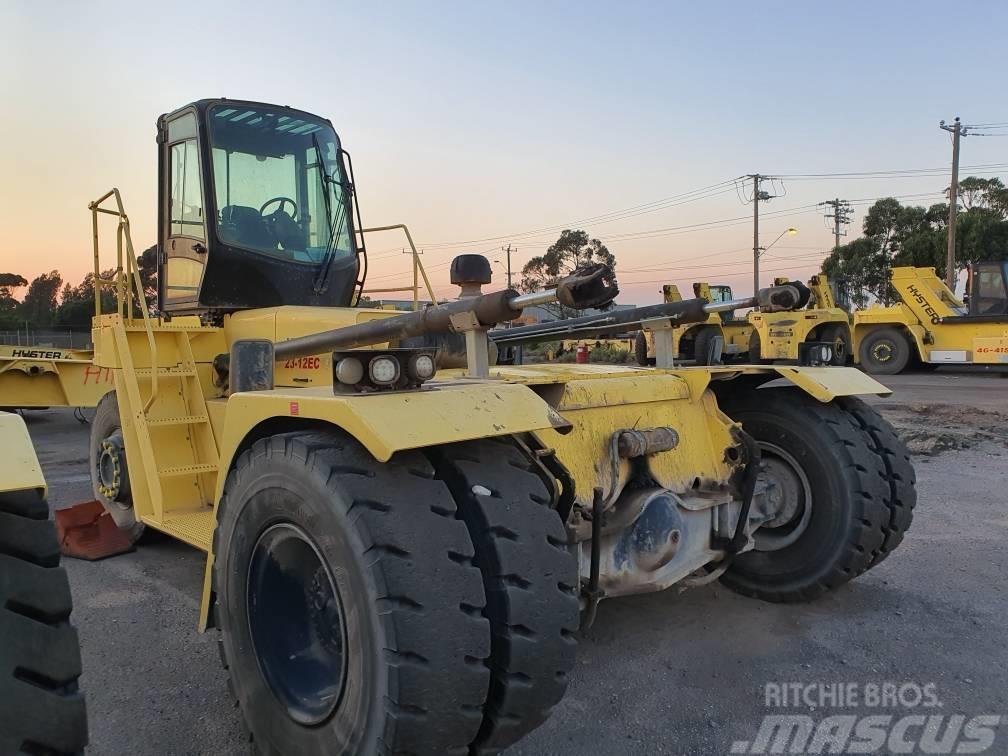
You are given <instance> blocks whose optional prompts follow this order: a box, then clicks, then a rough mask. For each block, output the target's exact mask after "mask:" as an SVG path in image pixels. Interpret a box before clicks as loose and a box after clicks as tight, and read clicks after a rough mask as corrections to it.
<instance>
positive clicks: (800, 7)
mask: <svg viewBox="0 0 1008 756" xmlns="http://www.w3.org/2000/svg"><path fill="white" fill-rule="evenodd" d="M140 6H141V4H140V3H136V2H123V3H115V2H89V3H78V2H73V3H71V2H45V3H42V2H21V1H20V0H2V2H0V35H2V40H0V94H2V102H3V118H2V119H0V168H2V174H0V175H2V181H0V218H2V219H3V230H2V237H0V270H2V271H4V272H6V271H10V272H16V273H20V274H21V275H23V276H25V277H26V278H29V279H30V278H32V277H34V276H36V275H38V274H39V273H42V272H45V271H49V270H51V269H54V268H55V269H59V270H60V271H61V272H62V273H63V275H64V278H65V279H67V280H69V281H70V282H72V283H77V282H79V281H80V279H81V278H82V277H83V276H84V274H85V273H86V272H87V271H88V270H89V268H90V265H91V247H90V218H89V214H88V212H87V203H88V201H89V200H91V199H93V198H95V197H97V196H98V195H100V194H102V193H103V192H104V191H105V190H107V189H109V188H110V187H112V186H117V187H119V188H120V189H121V190H122V192H123V196H124V198H125V201H126V204H127V210H128V212H129V213H130V217H131V221H132V225H133V233H134V241H135V243H136V245H137V248H138V249H142V248H144V247H146V246H148V245H149V244H151V243H152V242H153V240H154V235H155V229H154V223H155V198H156V172H157V165H156V152H155V144H154V124H155V120H156V118H157V116H158V115H159V114H160V113H163V112H166V111H169V110H172V109H174V108H176V107H178V106H179V105H182V104H184V103H186V102H189V101H192V100H196V99H199V98H203V97H218V96H230V97H241V98H247V99H254V100H263V101H268V102H276V103H279V104H289V105H292V106H295V107H298V108H302V109H305V110H309V111H312V112H315V113H319V114H321V115H324V116H327V117H329V118H330V119H331V120H332V121H333V123H334V125H335V126H336V130H337V131H338V132H339V134H340V136H341V138H342V140H343V144H344V147H346V149H347V150H348V151H349V152H350V153H351V154H352V155H353V159H354V167H355V171H356V178H357V183H358V191H359V199H360V203H361V208H362V213H363V215H364V221H365V223H366V224H368V225H384V224H390V223H398V222H404V223H406V224H408V225H409V227H410V229H411V231H412V233H413V236H414V238H415V239H417V240H418V242H419V243H420V244H421V246H423V248H424V250H425V252H424V258H423V259H424V262H425V265H426V267H427V269H428V271H429V273H430V275H431V277H432V279H434V280H435V281H436V282H437V284H438V286H437V288H438V292H439V294H445V295H451V294H452V293H453V292H454V289H453V288H452V287H449V286H448V285H447V267H448V262H449V261H450V259H451V257H452V256H453V255H455V254H457V253H459V252H481V253H484V254H487V255H488V256H490V257H492V258H497V259H503V258H502V257H501V252H500V248H501V247H502V246H505V245H507V243H508V242H510V243H511V244H512V245H513V247H516V248H517V253H516V254H515V257H514V265H515V267H516V268H520V267H521V264H522V263H523V262H524V261H526V260H527V259H528V258H529V257H531V256H533V255H535V254H541V253H542V252H543V251H544V250H545V248H546V247H547V246H548V245H549V243H550V242H551V241H554V240H555V239H556V237H557V236H558V235H559V232H560V230H561V229H563V228H565V227H573V228H583V229H585V230H586V231H588V232H589V233H590V234H591V235H592V236H597V237H598V238H600V239H602V240H603V241H604V242H605V243H606V244H607V245H608V246H609V248H610V250H611V251H612V252H613V253H614V254H615V255H616V258H617V264H618V267H617V269H618V273H619V280H620V284H621V288H622V290H623V292H624V293H623V295H622V296H621V298H620V301H622V302H625V303H646V302H653V301H656V300H657V299H658V290H659V289H660V285H661V283H662V282H665V281H670V282H674V283H677V284H679V286H680V288H681V289H683V288H685V289H686V290H688V289H689V284H690V282H692V281H694V280H701V279H703V280H709V281H711V282H716V283H720V282H724V283H729V284H732V285H733V286H735V287H736V290H737V292H738V293H746V292H748V291H750V290H751V287H752V281H751V264H752V261H751V256H752V252H751V248H752V222H751V212H752V208H751V206H750V205H747V204H744V203H743V200H744V199H745V197H744V195H745V192H746V190H747V189H748V187H744V186H742V185H741V184H738V185H736V184H734V183H732V182H731V180H732V179H734V178H736V177H738V176H740V175H742V174H748V173H754V172H759V173H763V174H771V175H782V176H785V177H787V176H791V177H792V178H784V179H783V180H781V181H777V182H775V183H773V184H772V185H771V184H768V185H766V186H765V187H764V188H765V189H768V190H771V191H772V192H773V193H778V194H781V195H782V196H780V197H778V198H777V199H774V200H773V201H772V202H770V203H769V204H768V205H767V206H766V207H765V210H766V214H765V216H764V218H763V220H762V222H761V227H762V233H761V242H762V243H763V244H764V245H768V244H770V242H772V241H773V240H774V238H776V237H777V235H778V234H780V232H781V231H783V230H784V229H786V228H787V227H788V226H796V227H797V228H798V229H799V233H798V234H797V235H796V236H793V237H790V236H788V237H785V238H784V239H782V240H781V241H780V242H779V243H778V244H777V245H776V246H775V247H774V248H773V249H772V250H770V252H769V253H768V254H767V257H766V258H764V262H763V263H762V266H763V270H764V272H765V273H766V275H765V276H764V282H769V278H771V277H772V276H774V275H794V276H802V277H807V276H808V275H810V274H811V273H812V272H814V270H816V269H817V267H818V263H819V261H820V260H821V259H822V257H823V255H824V254H825V253H826V252H828V251H829V248H830V247H831V245H832V234H831V231H830V230H829V229H828V228H827V227H826V223H825V220H824V219H823V217H822V214H823V212H824V211H823V210H822V209H818V208H816V207H815V205H816V203H818V202H822V201H823V200H826V199H831V198H834V197H840V198H841V199H848V200H851V201H852V202H853V203H854V205H855V216H854V223H853V224H852V225H851V226H850V232H851V234H852V236H853V235H855V234H856V233H857V232H858V230H859V229H860V223H861V220H862V218H863V214H864V211H865V209H866V208H867V207H868V205H870V204H871V201H872V199H873V198H877V197H882V196H889V195H894V196H897V197H906V198H907V199H906V200H905V201H906V202H913V203H918V204H923V205H927V204H931V203H933V202H938V201H941V192H942V190H943V189H944V188H945V187H946V186H947V183H948V174H947V168H948V165H949V162H950V158H951V148H950V144H949V134H947V133H946V132H944V131H941V130H939V128H938V121H939V120H940V119H943V118H944V119H946V120H951V119H952V118H953V117H954V116H956V115H960V116H962V118H963V120H964V121H966V122H981V123H983V122H1006V121H1008V100H1006V98H1005V96H1004V92H1005V71H1006V66H1005V60H1004V49H1005V30H1006V29H1008V3H1005V2H1003V0H1001V1H999V2H970V3H964V4H959V5H950V4H949V3H947V2H943V3H937V2H881V3H880V2H877V1H876V2H848V3H843V4H839V5H837V4H832V5H830V4H819V3H797V2H793V3H784V2H778V3H775V2H763V3H741V2H736V3H717V2H706V3H696V2H682V3H674V2H666V3H659V2H653V3H643V2H629V3H611V2H608V3H593V2H587V3H572V2H549V3H541V2H537V3H533V2H516V3H493V4H491V3H480V2H470V3H461V2H460V3H449V2H426V3H420V2H416V3H352V4H351V3H342V2H317V3H315V2H304V3H293V2H287V3H280V2H275V1H271V2H262V3H260V2H253V1H251V0H247V1H246V2H234V3H217V2H213V3H210V2H202V3H190V2H185V1H181V0H180V1H179V2H175V3H170V4H149V9H144V8H141V7H140ZM962 164H963V166H977V165H986V166H995V165H997V166H1008V140H1006V139H998V138H985V137H980V136H977V137H970V138H967V139H965V140H964V142H963V147H962ZM910 169H939V170H935V171H932V172H931V173H930V174H927V173H925V174H918V175H915V176H909V177H869V178H857V179H852V178H849V177H848V178H844V177H837V176H834V177H828V176H823V177H808V178H801V177H800V176H799V175H805V176H807V175H808V174H829V173H848V172H858V173H864V172H880V171H894V170H895V171H906V170H910ZM965 172H967V173H968V172H971V171H965ZM972 172H973V173H977V174H978V175H985V176H990V175H1000V176H1002V177H1004V176H1008V170H1006V169H1005V168H989V169H986V170H985V171H983V172H977V171H972ZM706 187H713V188H711V189H707V190H706V191H704V192H699V193H693V192H695V191H696V190H700V189H704V188H706ZM698 197H699V199H698ZM703 224H707V225H703ZM400 247H401V240H400V239H399V238H398V237H393V236H388V237H386V238H376V239H374V240H372V241H371V243H370V246H369V249H370V251H371V257H372V263H371V279H370V280H371V282H372V284H373V285H374V286H378V285H395V283H396V279H397V275H396V274H398V273H401V272H403V271H406V270H407V269H408V260H407V259H406V258H405V257H403V256H401V255H400V254H398V250H399V249H400ZM110 251H111V250H110ZM499 270H500V269H499V268H497V269H496V270H495V272H497V271H499ZM497 282H499V283H501V284H503V282H504V278H503V274H501V275H500V276H499V277H498V278H497Z"/></svg>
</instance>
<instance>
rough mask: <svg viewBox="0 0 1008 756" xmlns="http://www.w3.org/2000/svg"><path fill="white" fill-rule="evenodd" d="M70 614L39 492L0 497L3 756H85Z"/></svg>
mask: <svg viewBox="0 0 1008 756" xmlns="http://www.w3.org/2000/svg"><path fill="white" fill-rule="evenodd" d="M72 609H73V602H72V601H71V597H70V583H69V581H68V580H67V574H66V570H64V569H63V568H62V567H61V566H60V549H59V542H58V540H57V538H56V528H55V525H54V524H53V522H52V521H51V520H50V519H49V506H48V505H47V504H46V501H45V498H44V497H43V496H42V494H41V493H40V492H39V491H36V490H26V491H13V492H6V493H0V702H2V703H0V753H4V754H7V753H12V754H13V753H25V754H29V753H30V754H47V755H48V756H56V755H57V754H76V753H81V752H82V751H83V750H84V746H85V745H86V744H87V740H88V735H87V715H86V712H85V708H84V697H83V696H82V695H81V693H80V690H79V689H78V679H79V678H80V675H81V657H80V646H79V643H78V640H77V631H76V630H75V629H74V627H73V626H72V625H71V624H70V612H71V611H72Z"/></svg>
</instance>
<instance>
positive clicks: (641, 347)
mask: <svg viewBox="0 0 1008 756" xmlns="http://www.w3.org/2000/svg"><path fill="white" fill-rule="evenodd" d="M693 296H694V297H696V298H698V299H703V300H704V301H707V302H730V301H732V300H733V295H732V289H731V287H730V286H727V285H725V284H713V285H712V284H709V283H706V282H698V283H694V284H693ZM662 298H663V300H664V301H665V302H681V301H682V299H683V298H682V295H681V294H680V293H679V287H678V286H676V285H675V284H665V285H664V286H662ZM752 330H753V329H752V326H751V325H750V324H749V321H748V320H746V319H745V318H737V317H735V313H734V312H733V311H731V310H724V311H722V312H712V313H711V314H710V315H709V316H708V317H707V319H706V320H705V321H703V322H702V323H687V324H684V325H682V326H680V327H678V328H675V329H673V332H672V350H673V353H674V354H675V356H676V358H677V359H679V360H692V361H693V363H694V364H695V365H713V364H717V363H718V362H720V361H722V360H731V359H734V358H744V357H746V356H748V351H749V341H750V336H751V334H752ZM718 339H720V342H718ZM718 343H720V347H721V349H720V352H718V351H717V344H718ZM634 358H635V359H636V361H637V364H638V365H654V364H655V346H654V338H653V336H652V335H651V332H650V331H644V330H642V331H638V332H637V335H636V337H635V338H634Z"/></svg>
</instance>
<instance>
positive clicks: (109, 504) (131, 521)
mask: <svg viewBox="0 0 1008 756" xmlns="http://www.w3.org/2000/svg"><path fill="white" fill-rule="evenodd" d="M117 431H118V432H119V434H120V437H121V435H122V421H121V420H120V419H119V403H118V401H117V400H116V393H115V391H109V392H108V393H107V394H105V396H103V397H102V398H101V399H100V400H99V401H98V405H97V407H95V415H94V419H93V420H92V421H91V438H90V445H89V452H88V460H89V467H90V470H91V489H92V492H93V493H94V497H95V499H96V500H98V501H99V502H101V505H102V506H103V507H105V511H106V512H108V513H109V515H110V516H111V517H112V520H113V521H114V522H115V524H116V525H117V526H119V529H120V530H123V531H125V532H127V533H128V534H129V537H130V541H131V542H133V543H136V542H137V541H138V540H139V539H140V537H141V536H142V535H143V533H144V527H145V526H144V524H143V523H142V522H140V521H138V520H137V517H136V512H135V511H134V510H133V494H132V491H131V490H130V480H129V471H128V469H127V467H126V461H125V460H126V456H125V452H124V453H123V455H122V462H121V465H120V468H121V469H120V472H119V489H118V494H117V495H116V496H115V497H114V498H110V497H108V496H106V495H105V494H103V493H102V491H101V490H100V488H101V481H100V479H99V472H98V465H99V458H100V455H101V443H102V441H103V440H104V439H105V438H107V437H109V436H111V435H113V434H114V433H116V432H117Z"/></svg>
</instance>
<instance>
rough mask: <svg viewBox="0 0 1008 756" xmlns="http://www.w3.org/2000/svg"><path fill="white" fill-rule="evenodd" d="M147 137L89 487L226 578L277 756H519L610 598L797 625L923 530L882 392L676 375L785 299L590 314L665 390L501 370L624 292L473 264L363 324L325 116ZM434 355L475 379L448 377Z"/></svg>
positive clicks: (253, 716) (645, 380) (226, 618)
mask: <svg viewBox="0 0 1008 756" xmlns="http://www.w3.org/2000/svg"><path fill="white" fill-rule="evenodd" d="M157 135H158V136H157V150H158V156H159V157H158V160H159V174H158V175H159V204H158V288H159V296H158V301H157V302H156V303H155V302H152V303H144V302H143V299H142V294H141V292H142V288H141V287H140V286H139V283H140V281H139V275H138V272H137V269H136V264H135V250H134V248H133V244H132V241H131V239H130V233H129V219H128V217H127V215H126V213H125V211H124V208H123V205H122V201H121V198H120V196H119V193H118V191H116V190H111V191H109V192H107V193H106V194H104V195H103V196H102V197H100V198H99V199H98V200H96V201H94V202H93V203H91V206H90V207H91V211H92V218H93V224H94V228H95V259H96V264H95V270H96V272H97V271H98V270H100V266H99V265H98V262H97V260H98V258H99V250H98V244H99V237H100V236H103V235H104V231H103V233H101V234H100V233H99V225H100V221H101V220H112V221H114V223H115V227H116V231H117V233H116V236H117V239H118V240H119V243H118V244H117V265H116V266H115V267H116V273H115V275H114V276H113V277H112V278H110V279H108V280H101V279H99V280H97V281H96V286H98V287H111V288H114V289H115V292H116V302H117V304H116V309H115V311H109V312H103V311H99V312H98V313H97V314H96V317H95V319H94V343H95V356H94V360H95V364H96V365H99V366H101V367H102V368H107V369H108V370H110V371H111V373H112V377H113V381H114V386H115V390H114V392H110V393H108V394H107V395H106V396H105V397H103V398H102V400H101V401H100V402H99V405H98V409H97V413H96V417H95V420H94V422H93V423H92V437H91V461H90V464H91V471H92V480H93V483H94V489H95V494H96V496H97V497H98V499H99V500H100V501H101V502H102V504H103V506H104V507H105V508H106V509H107V511H108V512H109V514H110V515H111V516H112V517H113V518H114V519H115V521H116V522H117V524H118V525H119V526H120V527H121V528H123V529H124V530H126V531H127V532H129V533H130V534H131V536H135V535H138V534H139V531H140V530H142V529H143V528H145V527H146V528H154V529H157V530H160V531H163V532H164V533H167V534H169V535H170V536H172V537H174V538H178V539H180V540H182V541H184V542H186V543H188V544H190V545H192V546H193V547H195V548H197V549H200V550H202V551H204V552H206V554H207V560H206V572H205V583H204V592H203V598H202V611H201V617H200V625H201V626H202V627H215V628H217V631H218V633H219V640H220V650H221V658H222V660H223V663H224V667H225V669H226V673H227V676H228V678H229V685H228V687H229V690H230V691H231V692H232V694H233V695H234V696H235V698H236V700H237V705H238V706H239V707H240V709H241V712H242V714H243V715H244V718H245V721H246V722H247V724H248V728H249V731H250V734H251V738H252V740H253V743H254V746H255V747H256V748H258V750H259V751H260V752H264V753H287V754H323V753H348V754H350V753H412V754H418V755H422V754H432V755H433V754H447V753H457V754H463V753H470V754H492V753H498V752H499V751H501V750H503V749H505V748H507V747H508V746H509V745H511V744H513V743H515V742H517V741H518V740H519V739H520V738H521V737H522V736H523V735H524V734H525V733H527V732H529V731H530V730H532V729H534V728H535V727H537V726H538V725H539V724H540V723H542V722H543V721H544V720H545V719H546V718H547V717H548V716H549V713H550V711H551V709H552V707H553V706H554V705H555V704H556V703H557V702H558V701H559V700H560V698H561V697H562V695H563V693H564V690H565V688H566V685H567V681H568V679H569V676H570V673H571V671H572V669H573V665H574V654H575V649H576V644H577V631H578V628H579V626H585V625H588V624H590V623H591V622H592V620H593V618H594V616H595V612H596V610H597V606H598V604H599V601H600V600H601V599H603V598H607V597H613V596H621V595H627V594H633V593H641V592H647V591H657V590H661V589H664V588H667V587H669V586H672V585H678V586H681V587H686V586H696V585H703V584H705V583H709V582H711V581H714V580H720V581H722V582H723V583H724V584H725V585H727V586H729V587H731V588H732V589H734V590H737V591H740V592H742V593H744V594H746V595H749V596H753V597H757V598H762V599H765V600H769V601H806V600H810V599H814V598H816V597H818V596H821V595H823V594H824V593H826V592H828V591H830V590H833V589H836V588H838V587H840V586H841V585H843V584H844V583H846V582H847V581H849V580H851V579H852V578H855V577H857V576H858V575H860V574H862V573H863V572H865V571H866V570H868V569H869V568H871V567H873V566H874V565H876V564H878V563H880V562H881V561H882V560H883V559H885V558H886V557H887V556H888V555H889V554H890V553H891V552H892V551H893V549H895V548H896V547H897V545H898V544H899V543H900V541H901V540H902V538H903V534H904V533H905V532H906V529H907V528H908V527H909V526H910V522H911V519H912V510H913V506H914V503H915V499H916V494H915V488H914V473H913V468H912V466H911V464H910V462H909V458H908V456H907V452H906V449H905V448H904V446H903V445H902V443H901V442H900V441H899V439H898V438H897V437H896V435H895V433H894V432H893V429H892V428H891V427H890V426H889V425H888V423H886V422H885V420H883V419H882V418H881V417H880V416H879V415H878V414H877V413H876V412H875V411H874V410H872V409H871V408H870V407H869V406H868V405H867V404H865V403H864V402H862V401H861V400H860V399H858V398H857V397H856V396H855V395H857V394H878V393H885V392H886V389H885V387H884V386H882V385H881V384H879V383H877V382H876V381H875V380H874V379H872V378H871V377H869V376H866V375H864V374H862V373H861V372H860V371H856V370H853V369H844V368H837V369H834V368H823V367H799V366H740V367H696V368H673V367H671V361H672V355H671V350H670V342H669V340H668V338H667V334H668V331H669V330H670V329H671V328H673V327H674V326H676V325H682V324H684V323H687V322H705V321H707V320H708V318H709V316H710V314H711V313H717V312H721V311H734V310H737V309H741V308H747V307H753V306H760V307H761V309H763V310H764V311H767V310H773V309H777V308H788V307H793V306H794V304H795V303H796V301H797V299H798V292H797V291H796V290H795V289H794V288H793V287H789V286H784V287H776V288H770V289H767V290H763V291H761V292H759V293H758V295H757V296H755V297H752V298H748V299H743V300H733V301H728V302H718V303H710V302H706V301H704V300H702V299H694V300H685V301H682V302H674V303H665V304H662V305H656V306H653V307H651V308H648V307H645V308H639V309H638V310H636V311H625V310H619V311H614V312H603V313H602V314H600V315H599V314H593V315H590V316H586V317H587V319H588V320H589V322H588V323H587V324H585V323H582V326H583V327H584V333H582V334H579V335H583V336H588V335H589V331H591V332H592V335H597V336H599V337H601V336H603V335H605V334H606V333H613V332H621V331H624V330H626V329H627V328H628V327H629V328H631V329H635V328H640V327H643V328H646V329H650V330H654V331H655V333H656V334H658V337H656V339H655V341H656V345H657V361H658V364H659V366H660V367H658V368H654V369H642V368H636V367H629V366H616V365H597V364H596V365H569V364H567V365H559V364H545V365H523V366H506V367H502V366H494V365H492V364H491V360H490V349H489V341H488V337H487V333H488V331H489V329H491V328H492V327H493V326H494V325H495V324H498V323H504V322H509V321H513V320H515V319H516V318H517V317H519V316H520V315H521V312H522V310H523V309H524V308H525V307H528V306H531V305H535V304H542V303H546V302H551V301H560V302H562V303H563V304H565V305H566V306H568V307H572V308H575V309H586V308H589V307H590V308H597V307H605V306H606V305H607V303H609V302H611V300H612V298H613V297H614V296H615V294H616V291H617V290H616V286H615V282H614V280H613V275H612V271H611V270H608V269H607V268H605V267H604V266H594V267H592V268H590V269H585V270H579V271H577V272H575V273H574V274H573V275H572V276H569V277H566V278H563V279H560V280H558V281H557V282H556V285H555V286H553V287H551V288H549V289H547V290H545V291H541V292H533V293H527V294H519V293H518V292H516V291H514V290H511V289H503V290H498V291H492V292H490V293H484V292H483V291H482V287H483V286H485V285H487V284H489V283H490V278H491V276H490V265H489V262H488V261H487V260H486V258H483V257H481V256H479V255H462V256H460V257H458V258H456V259H455V260H454V261H453V263H452V267H451V280H452V282H453V283H454V284H456V285H458V286H459V287H460V296H459V298H458V299H456V300H453V301H448V302H443V303H438V304H435V305H432V306H430V307H428V308H426V309H422V310H418V311H415V312H410V313H404V314H396V313H393V312H390V311H385V310H373V309H365V308H361V307H355V306H354V304H355V302H356V301H357V300H358V298H359V296H360V292H361V291H362V290H363V287H364V282H365V278H366V274H367V257H366V250H365V242H364V239H365V237H366V235H367V233H369V232H370V231H371V230H373V229H369V228H366V227H364V226H363V225H362V223H361V222H360V211H359V208H358V206H357V203H356V199H355V198H356V190H355V184H354V178H353V169H352V163H351V161H350V157H349V155H348V154H347V152H346V151H345V150H344V149H343V147H342V145H341V143H340V140H339V138H338V137H337V135H336V131H335V130H334V128H333V126H332V124H331V123H330V122H329V121H328V120H326V119H324V118H320V117H318V116H316V115H313V114H310V113H307V112H304V111H300V110H296V109H293V108H290V107H286V106H278V105H270V104H265V103H257V102H247V101H236V100H226V99H216V100H200V101H198V102H195V103H192V104H190V105H187V106H185V107H182V108H179V109H178V110H175V111H172V112H171V113H168V114H165V115H163V116H161V117H160V118H159V119H158V128H157ZM103 228H104V227H103ZM380 228H382V229H388V228H390V227H387V226H385V227H380ZM400 228H404V227H400ZM101 301H102V298H101V297H100V296H97V297H96V302H97V303H99V304H98V306H99V307H101V304H100V303H101ZM135 301H140V302H141V303H142V304H143V305H144V306H142V307H139V308H134V306H133V303H134V302H135ZM137 311H139V313H140V314H139V316H138V315H137V314H136V313H137ZM545 325H546V329H545V331H543V329H540V331H541V332H540V333H538V334H535V333H532V334H530V333H528V332H527V331H526V332H525V333H524V338H526V339H528V340H529V341H530V343H532V342H535V341H543V340H550V339H551V338H552V339H555V338H556V336H555V334H554V333H551V332H549V331H550V328H554V327H555V326H553V324H545ZM500 330H501V331H507V332H508V333H514V332H522V329H521V328H513V329H500ZM445 335H457V336H459V337H461V338H462V339H463V340H464V344H465V368H460V369H446V370H441V371H440V372H439V371H438V368H437V365H438V363H437V354H436V352H437V350H438V346H437V343H436V341H434V342H430V341H428V340H429V339H430V338H432V337H440V336H445ZM779 378H784V379H786V381H785V382H783V383H784V385H781V383H782V382H781V381H778V380H775V379H779ZM771 383H772V384H773V385H771V386H769V387H768V384H771ZM711 621H717V620H716V619H715V620H711ZM152 651H154V652H156V650H152Z"/></svg>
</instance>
